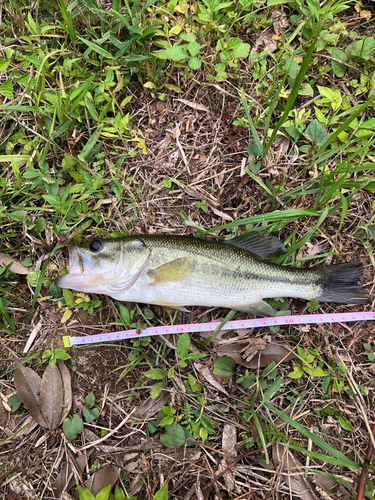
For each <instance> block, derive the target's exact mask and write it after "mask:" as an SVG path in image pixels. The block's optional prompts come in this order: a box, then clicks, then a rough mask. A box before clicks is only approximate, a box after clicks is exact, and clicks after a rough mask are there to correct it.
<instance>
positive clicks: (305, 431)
mask: <svg viewBox="0 0 375 500" xmlns="http://www.w3.org/2000/svg"><path fill="white" fill-rule="evenodd" d="M265 406H267V408H268V409H269V410H271V411H272V412H273V413H275V415H277V416H278V417H279V418H281V419H282V420H283V421H284V422H287V423H288V424H289V425H291V426H292V427H294V429H296V430H297V431H299V432H300V433H301V434H303V435H304V436H305V437H307V438H308V439H311V441H312V442H313V443H314V444H315V445H316V446H319V447H320V448H322V449H323V450H324V451H325V452H326V453H329V454H330V455H331V456H332V457H335V458H337V459H338V460H341V462H342V463H343V464H344V466H345V467H348V468H349V469H356V470H358V469H361V467H360V466H359V465H358V464H356V463H355V462H353V460H351V459H350V458H348V457H347V456H345V455H344V454H343V453H341V451H339V450H336V448H334V447H333V446H331V445H330V444H328V443H326V442H325V441H324V440H323V439H321V438H320V437H318V436H315V434H313V433H312V432H310V431H309V430H308V429H306V427H304V426H303V425H301V424H300V423H298V422H296V421H295V420H293V419H292V418H290V417H289V415H287V414H286V413H284V412H283V411H281V410H278V409H277V408H275V407H274V406H272V405H271V404H269V403H265ZM299 451H301V450H299ZM326 458H329V457H326Z"/></svg>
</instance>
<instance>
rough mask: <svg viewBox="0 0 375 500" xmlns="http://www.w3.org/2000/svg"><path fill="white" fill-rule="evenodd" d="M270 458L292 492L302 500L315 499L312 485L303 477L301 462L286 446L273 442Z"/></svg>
mask: <svg viewBox="0 0 375 500" xmlns="http://www.w3.org/2000/svg"><path fill="white" fill-rule="evenodd" d="M272 460H273V465H274V467H275V468H278V469H279V473H280V474H281V476H282V478H283V480H284V481H285V483H286V484H287V485H288V487H289V488H290V489H291V490H292V493H294V494H295V495H296V496H298V497H299V498H303V500H315V496H314V494H313V492H312V485H311V483H310V481H309V480H308V479H307V478H306V477H305V472H304V470H303V469H302V464H301V462H300V461H299V460H298V459H297V458H295V457H294V455H293V454H292V453H291V452H290V450H289V449H288V448H286V447H285V446H283V445H281V444H278V443H275V445H274V446H273V450H272ZM280 461H281V464H280Z"/></svg>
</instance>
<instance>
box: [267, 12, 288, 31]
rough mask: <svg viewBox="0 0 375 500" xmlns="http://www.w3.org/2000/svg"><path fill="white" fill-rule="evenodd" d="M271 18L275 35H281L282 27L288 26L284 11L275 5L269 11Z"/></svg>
mask: <svg viewBox="0 0 375 500" xmlns="http://www.w3.org/2000/svg"><path fill="white" fill-rule="evenodd" d="M271 19H272V23H273V29H274V31H275V33H276V35H281V33H282V32H283V28H287V27H288V26H289V21H288V17H287V15H286V14H285V12H283V13H282V12H281V9H280V7H276V8H275V9H273V11H272V13H271Z"/></svg>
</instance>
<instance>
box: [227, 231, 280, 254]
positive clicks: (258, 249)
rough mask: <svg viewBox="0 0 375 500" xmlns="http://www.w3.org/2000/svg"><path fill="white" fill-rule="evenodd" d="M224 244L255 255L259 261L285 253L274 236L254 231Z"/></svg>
mask: <svg viewBox="0 0 375 500" xmlns="http://www.w3.org/2000/svg"><path fill="white" fill-rule="evenodd" d="M224 243H226V244H227V245H232V246H234V247H238V248H242V249H243V250H247V251H248V252H252V253H255V255H257V256H258V257H260V258H261V259H267V258H268V257H275V256H276V255H281V254H283V253H286V248H285V247H284V245H283V243H282V242H281V241H280V240H279V239H278V238H277V237H276V236H274V235H272V234H269V233H260V232H256V231H254V232H249V233H244V234H240V236H236V237H235V238H232V239H231V240H226V241H225V242H224Z"/></svg>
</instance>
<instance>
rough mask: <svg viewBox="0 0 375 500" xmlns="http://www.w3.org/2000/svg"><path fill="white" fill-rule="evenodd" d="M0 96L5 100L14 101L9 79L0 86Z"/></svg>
mask: <svg viewBox="0 0 375 500" xmlns="http://www.w3.org/2000/svg"><path fill="white" fill-rule="evenodd" d="M0 94H1V95H3V96H4V97H6V98H7V99H10V100H12V99H14V95H13V83H12V80H11V79H10V78H8V80H6V81H5V82H4V83H3V84H2V85H0Z"/></svg>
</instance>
